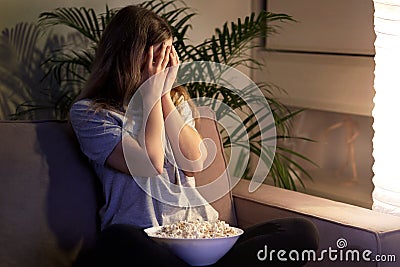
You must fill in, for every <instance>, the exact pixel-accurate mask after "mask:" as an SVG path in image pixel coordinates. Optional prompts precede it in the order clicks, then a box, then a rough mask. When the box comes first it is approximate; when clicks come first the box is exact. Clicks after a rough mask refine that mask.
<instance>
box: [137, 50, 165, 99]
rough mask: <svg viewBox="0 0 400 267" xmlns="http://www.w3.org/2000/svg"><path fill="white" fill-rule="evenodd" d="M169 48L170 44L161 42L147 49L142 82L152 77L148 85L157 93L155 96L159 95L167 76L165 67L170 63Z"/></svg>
mask: <svg viewBox="0 0 400 267" xmlns="http://www.w3.org/2000/svg"><path fill="white" fill-rule="evenodd" d="M171 49H172V46H170V45H167V44H166V42H163V43H161V44H158V45H152V46H150V48H149V50H148V51H147V55H146V59H145V62H144V66H143V73H142V82H146V81H147V80H148V79H152V80H151V81H150V83H149V86H151V87H153V88H152V90H151V91H153V92H155V93H157V96H161V93H162V90H163V87H164V83H165V79H166V76H167V71H166V68H167V67H168V64H169V63H170V52H171ZM146 90H147V89H146ZM146 93H147V92H146Z"/></svg>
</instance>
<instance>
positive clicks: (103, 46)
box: [77, 5, 186, 111]
mask: <svg viewBox="0 0 400 267" xmlns="http://www.w3.org/2000/svg"><path fill="white" fill-rule="evenodd" d="M170 38H172V29H171V27H170V26H169V24H168V23H167V22H166V21H165V20H164V19H163V18H161V17H160V16H158V15H157V14H155V13H154V12H152V11H151V10H148V9H145V8H143V7H140V6H137V5H129V6H126V7H124V8H122V9H120V10H119V11H118V12H117V13H116V14H115V15H114V17H113V18H112V19H111V21H110V22H109V24H108V25H107V27H106V29H105V30H104V33H103V35H102V38H101V40H100V42H99V45H98V47H97V50H96V55H95V59H94V63H93V66H92V70H91V75H90V77H89V79H88V82H87V84H86V88H85V90H84V91H82V93H81V95H80V96H79V97H78V99H77V100H80V99H83V98H89V99H92V100H94V102H95V105H96V107H102V108H107V109H113V110H119V111H121V108H124V107H126V106H127V105H128V103H129V101H130V99H131V97H132V96H133V95H134V93H135V92H136V90H137V88H138V87H139V86H140V83H141V81H142V63H143V58H145V56H146V55H145V53H146V51H147V50H148V49H149V47H150V46H151V45H154V44H157V43H160V42H163V41H165V40H167V39H170ZM172 92H178V93H179V94H184V93H185V88H184V87H180V88H176V89H174V90H173V91H171V95H172ZM185 99H186V95H185Z"/></svg>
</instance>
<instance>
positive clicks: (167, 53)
mask: <svg viewBox="0 0 400 267" xmlns="http://www.w3.org/2000/svg"><path fill="white" fill-rule="evenodd" d="M170 53H171V46H170V45H169V46H167V48H166V49H165V55H164V58H163V61H162V63H161V67H162V69H165V68H166V67H167V66H168V63H169V61H170Z"/></svg>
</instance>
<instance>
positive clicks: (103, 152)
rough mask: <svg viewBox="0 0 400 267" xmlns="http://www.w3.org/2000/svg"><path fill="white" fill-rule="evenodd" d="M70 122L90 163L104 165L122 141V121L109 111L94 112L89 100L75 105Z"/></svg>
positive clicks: (71, 111) (72, 108)
mask: <svg viewBox="0 0 400 267" xmlns="http://www.w3.org/2000/svg"><path fill="white" fill-rule="evenodd" d="M70 121H71V124H72V127H73V129H74V131H75V134H76V137H77V139H78V141H79V144H80V147H81V150H82V152H83V153H84V154H85V155H86V156H87V157H88V158H89V160H90V161H93V162H95V163H97V164H100V165H104V164H105V162H106V160H107V158H108V156H109V155H110V154H111V152H112V151H113V150H114V148H115V146H116V145H117V144H118V143H119V142H120V141H121V140H122V121H121V120H120V119H118V118H117V117H116V116H113V115H112V114H111V112H109V111H107V110H99V111H94V110H93V109H92V108H91V102H90V101H88V100H81V101H78V102H76V103H74V104H73V106H72V107H71V110H70Z"/></svg>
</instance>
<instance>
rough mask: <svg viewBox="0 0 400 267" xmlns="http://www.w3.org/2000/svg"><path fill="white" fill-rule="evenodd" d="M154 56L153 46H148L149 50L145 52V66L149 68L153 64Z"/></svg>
mask: <svg viewBox="0 0 400 267" xmlns="http://www.w3.org/2000/svg"><path fill="white" fill-rule="evenodd" d="M153 57H154V46H153V45H152V46H150V47H149V51H148V52H147V66H148V67H149V68H151V67H152V66H153V61H154V59H153Z"/></svg>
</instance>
